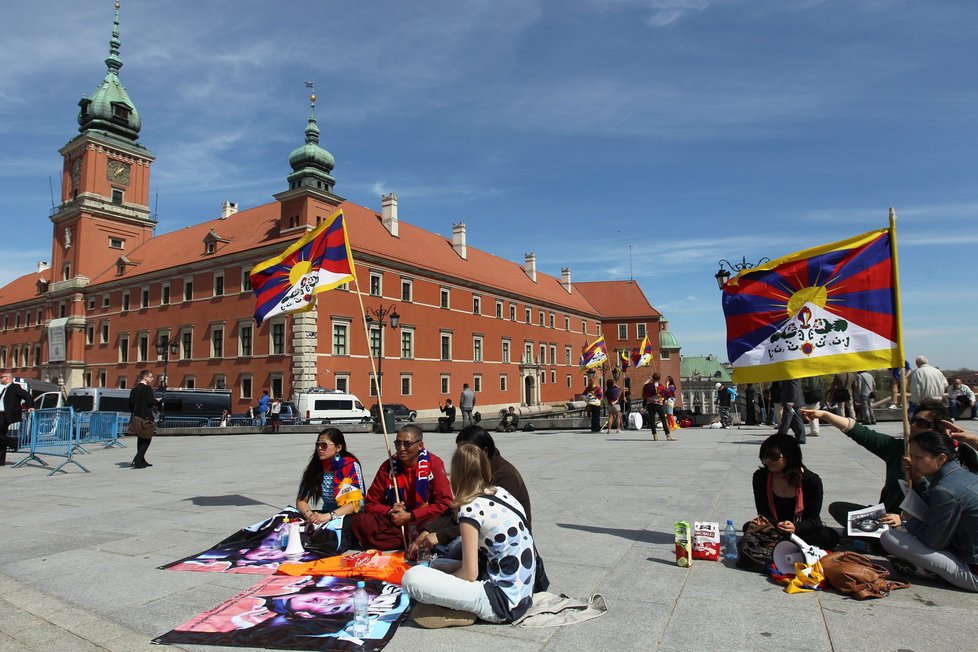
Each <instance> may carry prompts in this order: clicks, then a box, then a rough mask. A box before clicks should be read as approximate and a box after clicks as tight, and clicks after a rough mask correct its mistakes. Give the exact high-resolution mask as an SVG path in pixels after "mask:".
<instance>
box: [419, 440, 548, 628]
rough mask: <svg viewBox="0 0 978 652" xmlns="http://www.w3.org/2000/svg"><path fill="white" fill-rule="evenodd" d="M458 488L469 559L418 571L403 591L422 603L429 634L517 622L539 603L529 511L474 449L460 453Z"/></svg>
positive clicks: (455, 464)
mask: <svg viewBox="0 0 978 652" xmlns="http://www.w3.org/2000/svg"><path fill="white" fill-rule="evenodd" d="M451 482H452V492H453V493H454V495H455V498H454V500H453V501H452V508H453V509H455V510H456V511H457V513H458V522H459V527H460V529H461V532H462V561H461V563H460V564H459V563H458V562H456V563H455V564H454V565H452V566H447V565H444V564H441V565H439V568H443V569H445V570H439V569H435V568H431V567H427V566H415V567H414V568H411V569H409V570H408V571H407V572H406V573H405V574H404V580H403V586H404V590H405V591H407V593H408V595H410V596H411V598H412V599H413V600H417V601H418V602H420V603H422V604H419V605H416V606H415V607H414V613H413V617H414V621H415V623H416V624H418V625H419V626H421V627H428V628H434V627H447V626H453V625H455V626H457V625H470V624H472V623H474V622H475V620H476V618H479V619H481V620H484V621H487V622H490V623H509V622H513V621H514V620H516V619H517V618H519V617H520V616H522V615H523V614H524V613H526V610H527V609H528V608H529V606H530V604H531V603H532V601H533V583H534V579H535V575H536V555H535V554H534V547H533V536H532V535H531V534H530V528H529V526H528V525H527V523H526V516H525V515H524V512H525V509H524V508H523V506H522V505H521V504H520V503H519V501H518V500H516V498H514V497H513V496H512V494H510V493H509V492H508V491H506V490H505V489H503V488H502V487H498V486H493V482H492V464H491V463H490V461H489V457H488V456H487V455H486V454H485V451H483V450H482V449H480V448H479V447H478V446H476V445H474V444H461V445H460V446H459V447H458V448H457V449H456V451H455V454H454V455H453V456H452V476H451ZM480 560H481V561H484V565H483V564H482V563H480ZM480 569H481V570H480ZM450 570H451V571H454V572H447V571H450Z"/></svg>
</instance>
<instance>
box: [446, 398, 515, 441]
mask: <svg viewBox="0 0 978 652" xmlns="http://www.w3.org/2000/svg"><path fill="white" fill-rule="evenodd" d="M469 427H470V426H466V429H468V428H469ZM519 427H520V418H519V417H518V416H517V415H516V408H514V407H513V406H512V405H510V406H509V411H507V412H506V414H504V415H503V418H502V419H500V421H499V425H498V426H496V432H516V431H517V430H518V429H519ZM455 442H456V443H458V439H456V440H455Z"/></svg>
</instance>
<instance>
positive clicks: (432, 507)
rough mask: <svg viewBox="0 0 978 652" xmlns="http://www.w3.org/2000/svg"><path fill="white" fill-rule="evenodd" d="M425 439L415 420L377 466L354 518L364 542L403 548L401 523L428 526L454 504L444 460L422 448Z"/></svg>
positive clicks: (352, 527) (353, 524)
mask: <svg viewBox="0 0 978 652" xmlns="http://www.w3.org/2000/svg"><path fill="white" fill-rule="evenodd" d="M423 439H424V433H423V432H422V431H421V428H419V427H418V426H417V425H415V424H413V423H408V424H405V425H403V426H401V429H400V430H399V431H398V432H397V437H396V439H395V440H394V455H393V456H392V457H391V458H390V460H388V461H385V462H384V463H383V464H381V465H380V468H379V469H378V470H377V475H376V476H375V477H374V481H373V482H372V483H371V484H370V489H368V490H367V502H366V505H365V508H364V510H363V511H361V512H357V513H356V514H354V515H353V516H351V517H350V532H351V533H352V534H353V536H354V538H355V539H356V540H357V541H358V542H359V543H360V545H361V546H362V547H364V548H376V549H378V550H399V549H401V548H403V547H404V535H403V531H402V526H406V525H408V524H409V523H414V524H415V526H416V527H419V528H420V527H424V525H425V524H426V523H427V522H428V521H430V520H431V519H433V518H434V517H436V516H438V515H439V514H441V513H443V512H444V511H445V510H446V509H448V506H449V505H450V504H451V502H452V490H451V487H450V486H449V484H448V476H447V475H446V474H445V463H444V462H442V461H441V458H439V457H438V456H437V455H435V454H434V453H431V452H429V451H428V450H427V449H426V448H425V447H424V440H423ZM391 467H393V469H394V471H393V476H392V474H391Z"/></svg>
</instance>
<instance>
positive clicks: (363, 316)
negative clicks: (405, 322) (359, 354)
mask: <svg viewBox="0 0 978 652" xmlns="http://www.w3.org/2000/svg"><path fill="white" fill-rule="evenodd" d="M353 287H354V288H356V295H357V301H359V302H360V321H361V323H362V324H363V335H364V338H365V339H366V341H367V357H368V358H369V359H370V370H371V372H372V373H373V375H374V378H375V379H376V380H377V417H378V419H379V421H380V429H381V431H382V432H383V433H384V445H385V446H386V447H387V462H388V463H389V464H390V467H391V481H393V483H394V499H395V500H396V501H397V502H402V501H401V491H400V489H399V488H398V486H397V471H396V470H395V468H394V456H393V454H392V453H391V441H390V436H389V435H388V433H387V421H386V420H385V419H384V397H383V389H382V387H383V382H382V380H381V378H380V377H379V376H378V375H377V363H376V362H375V361H374V355H373V352H372V351H371V350H370V330H369V328H368V327H367V309H366V307H364V305H363V294H362V293H361V292H360V282H359V281H358V280H357V277H356V275H354V276H353ZM380 337H381V340H380V354H381V355H384V340H383V338H384V329H383V328H381V330H380ZM401 538H402V539H403V540H404V550H405V551H407V549H408V540H407V530H406V529H405V528H404V526H403V525H402V526H401Z"/></svg>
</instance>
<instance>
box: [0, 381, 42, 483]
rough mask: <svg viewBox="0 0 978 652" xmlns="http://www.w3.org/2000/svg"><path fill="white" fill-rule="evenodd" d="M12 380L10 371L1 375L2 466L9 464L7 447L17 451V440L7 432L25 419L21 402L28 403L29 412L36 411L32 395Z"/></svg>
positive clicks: (0, 423)
mask: <svg viewBox="0 0 978 652" xmlns="http://www.w3.org/2000/svg"><path fill="white" fill-rule="evenodd" d="M12 380H13V378H12V377H11V375H10V372H9V371H4V372H2V373H0V466H3V465H4V464H6V463H7V447H8V446H9V447H10V448H13V449H15V450H16V449H17V438H16V437H9V436H8V435H7V430H8V429H9V428H10V424H12V423H18V422H20V420H21V418H22V417H23V408H21V402H22V401H23V402H25V403H27V411H28V412H33V411H34V407H33V400H34V399H33V398H31V395H30V393H29V392H28V391H27V390H26V389H24V388H23V387H21V386H20V385H16V384H14V383H13V382H12Z"/></svg>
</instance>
